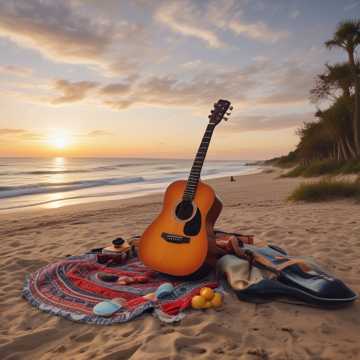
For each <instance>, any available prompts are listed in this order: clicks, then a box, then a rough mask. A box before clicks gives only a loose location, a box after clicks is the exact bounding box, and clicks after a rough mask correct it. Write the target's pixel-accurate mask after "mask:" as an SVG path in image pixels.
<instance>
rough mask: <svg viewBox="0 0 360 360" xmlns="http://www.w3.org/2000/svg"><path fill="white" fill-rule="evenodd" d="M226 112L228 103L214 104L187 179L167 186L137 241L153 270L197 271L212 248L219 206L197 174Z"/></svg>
mask: <svg viewBox="0 0 360 360" xmlns="http://www.w3.org/2000/svg"><path fill="white" fill-rule="evenodd" d="M228 110H230V111H231V110H232V107H231V106H230V102H229V101H227V100H219V101H218V102H217V103H215V105H214V109H213V110H212V111H211V114H210V115H209V124H208V126H207V128H206V131H205V134H204V136H203V138H202V141H201V144H200V147H199V149H198V151H197V154H196V157H195V160H194V162H193V165H192V168H191V171H190V175H189V178H188V180H187V181H186V180H180V181H175V182H174V183H172V184H170V185H169V187H168V188H167V190H166V192H165V197H164V204H163V209H162V211H161V213H160V215H159V216H158V217H157V218H156V219H155V220H154V222H153V223H152V224H151V225H150V226H149V227H148V228H147V229H146V230H145V232H144V234H143V235H142V237H141V239H140V246H139V256H140V259H141V260H142V261H143V263H144V264H145V265H147V266H148V267H150V268H152V269H154V270H157V271H159V272H162V273H165V274H169V275H174V276H187V275H191V274H194V273H195V272H197V271H198V270H199V269H200V268H201V267H202V265H203V264H204V263H206V261H207V259H209V257H210V256H211V249H212V248H214V246H215V237H214V230H213V228H214V224H215V221H216V220H217V218H218V216H219V214H220V212H221V209H222V204H221V201H220V200H219V199H218V198H217V197H216V195H215V192H214V190H213V189H212V188H211V187H210V186H209V185H207V184H205V183H203V182H202V181H200V174H201V169H202V166H203V163H204V160H205V156H206V153H207V150H208V147H209V143H210V140H211V137H212V134H213V131H214V129H215V127H216V125H218V124H219V123H220V122H221V121H222V119H225V120H227V118H226V117H225V115H230V113H229V112H227V111H228Z"/></svg>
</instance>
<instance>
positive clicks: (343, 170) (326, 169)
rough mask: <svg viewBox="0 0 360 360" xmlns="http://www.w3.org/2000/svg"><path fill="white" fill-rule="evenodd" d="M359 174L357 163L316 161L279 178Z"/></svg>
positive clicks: (300, 166) (299, 166)
mask: <svg viewBox="0 0 360 360" xmlns="http://www.w3.org/2000/svg"><path fill="white" fill-rule="evenodd" d="M358 173H360V162H359V161H348V162H341V161H334V160H317V161H313V162H311V163H310V164H308V165H298V166H296V167H295V168H293V169H291V170H290V171H288V172H287V173H285V174H283V175H282V176H281V177H298V176H303V177H315V176H321V175H338V174H358Z"/></svg>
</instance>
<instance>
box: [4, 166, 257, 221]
mask: <svg viewBox="0 0 360 360" xmlns="http://www.w3.org/2000/svg"><path fill="white" fill-rule="evenodd" d="M249 167H251V166H249ZM262 171H264V167H261V166H258V165H257V168H256V169H252V170H251V169H249V171H246V172H245V171H244V172H243V173H232V174H230V173H229V175H220V176H217V175H209V176H207V177H206V178H204V181H205V182H209V181H210V182H211V181H212V180H216V179H226V178H228V177H230V176H234V177H238V176H247V175H254V174H258V173H261V172H262ZM174 181H175V180H174ZM169 184H170V183H169ZM169 184H167V185H166V186H165V187H164V188H161V189H156V190H150V189H146V190H143V191H139V192H138V193H136V192H132V193H130V192H129V193H124V194H121V195H120V194H117V195H116V194H115V195H113V194H109V195H106V193H104V194H101V195H90V194H89V195H87V196H85V195H84V196H74V197H70V198H64V199H57V200H47V201H43V202H39V203H34V204H28V205H19V206H10V207H8V208H6V207H4V208H0V216H1V214H8V213H14V212H25V211H31V210H40V209H47V210H53V209H59V208H64V207H67V206H76V205H83V204H93V203H98V202H107V201H118V200H127V199H134V198H137V197H144V196H154V195H158V194H161V193H163V192H164V191H165V189H166V187H167V186H168V185H169ZM53 195H56V193H53ZM26 196H29V197H31V196H33V195H23V196H21V195H20V196H18V197H26ZM110 197H114V199H109V198H110ZM13 198H16V196H14V197H11V198H9V199H13ZM4 199H5V200H6V199H7V198H4ZM59 202H64V204H63V205H59V206H57V205H58V203H59ZM51 205H54V206H51Z"/></svg>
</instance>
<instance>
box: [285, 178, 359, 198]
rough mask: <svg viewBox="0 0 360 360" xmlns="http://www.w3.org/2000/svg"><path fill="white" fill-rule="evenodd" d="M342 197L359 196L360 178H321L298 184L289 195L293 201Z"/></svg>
mask: <svg viewBox="0 0 360 360" xmlns="http://www.w3.org/2000/svg"><path fill="white" fill-rule="evenodd" d="M342 198H360V178H358V179H357V180H356V181H354V182H351V181H344V180H332V179H323V180H320V181H319V182H313V183H304V184H300V185H299V186H298V187H297V188H296V189H295V190H294V191H293V193H292V194H291V195H290V197H289V200H294V201H324V200H331V199H342Z"/></svg>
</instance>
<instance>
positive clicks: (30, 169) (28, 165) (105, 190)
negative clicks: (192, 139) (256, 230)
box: [0, 157, 260, 212]
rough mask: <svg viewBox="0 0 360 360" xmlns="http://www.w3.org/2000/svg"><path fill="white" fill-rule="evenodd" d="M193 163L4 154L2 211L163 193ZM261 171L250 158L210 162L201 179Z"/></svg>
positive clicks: (0, 167) (0, 189)
mask: <svg viewBox="0 0 360 360" xmlns="http://www.w3.org/2000/svg"><path fill="white" fill-rule="evenodd" d="M191 165H192V160H173V159H166V160H165V159H134V158H62V157H56V158H0V212H9V211H16V210H20V209H30V208H34V207H42V208H58V207H61V206H65V205H70V204H78V203H85V202H94V201H99V200H112V199H125V198H130V197H135V196H140V195H146V194H151V193H154V192H160V191H163V190H164V189H165V188H166V187H167V185H169V184H170V183H171V182H173V181H174V180H178V179H186V178H187V176H188V173H189V170H190V167H191ZM258 171H260V168H259V167H258V166H249V165H246V161H205V164H204V167H203V172H202V179H210V178H216V177H223V176H230V175H241V174H250V173H255V172H258Z"/></svg>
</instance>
